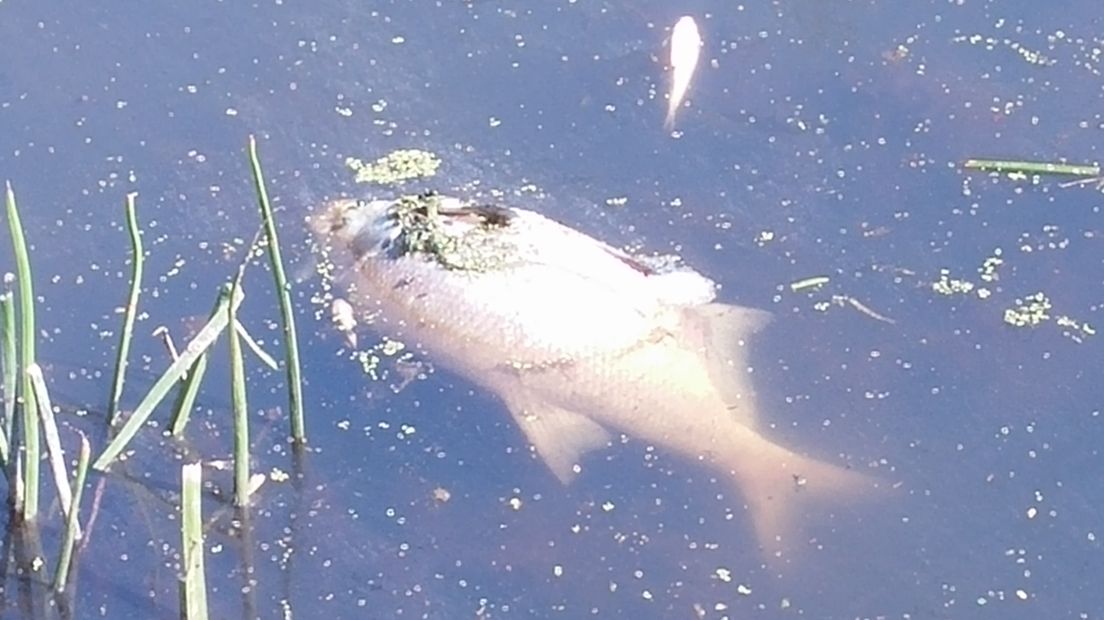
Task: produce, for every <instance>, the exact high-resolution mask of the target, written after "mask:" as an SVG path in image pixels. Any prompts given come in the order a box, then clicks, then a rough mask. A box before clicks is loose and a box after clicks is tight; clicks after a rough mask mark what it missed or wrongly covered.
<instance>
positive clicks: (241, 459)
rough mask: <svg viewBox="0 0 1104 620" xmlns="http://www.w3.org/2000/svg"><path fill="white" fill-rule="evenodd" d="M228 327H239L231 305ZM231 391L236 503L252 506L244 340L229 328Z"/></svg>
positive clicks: (238, 281)
mask: <svg viewBox="0 0 1104 620" xmlns="http://www.w3.org/2000/svg"><path fill="white" fill-rule="evenodd" d="M244 272H245V265H242V267H241V268H240V269H238V277H237V278H235V279H234V289H233V290H234V292H235V293H237V291H239V290H241V280H242V275H243V273H244ZM226 312H227V321H228V324H229V325H235V326H236V325H237V324H238V315H237V309H236V308H235V307H234V306H233V305H232V304H231V305H230V306H229V307H228V308H227V310H226ZM227 337H228V338H229V339H230V390H231V393H232V395H233V407H234V503H235V504H236V505H238V506H247V505H249V407H248V404H247V402H246V396H245V363H244V362H243V361H242V346H241V337H240V336H239V335H238V330H237V329H230V330H229V333H228V335H227Z"/></svg>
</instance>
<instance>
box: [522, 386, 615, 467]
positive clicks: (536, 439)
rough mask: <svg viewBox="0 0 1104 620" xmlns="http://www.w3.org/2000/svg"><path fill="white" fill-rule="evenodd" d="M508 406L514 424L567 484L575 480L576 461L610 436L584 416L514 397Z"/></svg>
mask: <svg viewBox="0 0 1104 620" xmlns="http://www.w3.org/2000/svg"><path fill="white" fill-rule="evenodd" d="M507 406H508V407H509V409H510V413H512V414H513V416H514V420H515V421H516V422H517V425H518V426H520V427H521V430H522V431H523V432H524V433H525V437H526V439H528V440H529V443H531V444H533V447H534V448H536V450H537V454H539V455H540V457H541V459H543V460H544V463H545V465H547V466H548V468H549V469H551V470H552V473H553V474H555V475H556V477H557V478H559V480H560V482H562V483H564V484H567V483H568V482H571V479H572V478H574V477H575V470H576V465H578V463H579V459H580V458H581V457H582V456H583V455H584V454H586V453H587V452H590V451H591V450H596V449H598V448H602V447H605V446H606V445H607V443H608V442H609V438H610V436H609V433H608V432H606V429H604V428H602V426H601V425H600V424H598V423H597V422H595V421H594V420H591V419H590V418H588V417H587V416H585V415H583V414H581V413H576V412H574V411H569V410H567V409H563V408H560V407H557V406H555V405H552V404H550V403H547V402H544V401H542V400H540V399H538V398H535V397H516V396H515V397H513V398H509V399H507Z"/></svg>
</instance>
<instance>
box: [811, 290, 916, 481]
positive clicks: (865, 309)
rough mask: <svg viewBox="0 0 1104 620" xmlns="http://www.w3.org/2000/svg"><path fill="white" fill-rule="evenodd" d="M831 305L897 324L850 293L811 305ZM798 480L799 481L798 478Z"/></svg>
mask: <svg viewBox="0 0 1104 620" xmlns="http://www.w3.org/2000/svg"><path fill="white" fill-rule="evenodd" d="M832 306H839V307H841V308H842V307H844V306H851V307H852V308H854V309H855V310H858V311H859V312H861V313H862V314H865V315H866V316H868V317H870V318H872V319H874V320H875V321H881V322H883V323H889V324H890V325H896V324H897V321H896V320H894V319H891V318H889V317H888V316H886V315H884V314H881V313H879V312H875V311H874V310H872V309H871V308H870V306H867V305H866V304H864V303H863V302H861V301H859V300H858V299H855V298H854V297H851V296H850V295H832V298H831V299H829V300H825V301H821V302H817V303H816V304H815V305H814V306H813V309H815V310H818V311H820V312H827V311H828V308H831V307H832ZM798 482H799V483H801V481H800V480H799V481H798Z"/></svg>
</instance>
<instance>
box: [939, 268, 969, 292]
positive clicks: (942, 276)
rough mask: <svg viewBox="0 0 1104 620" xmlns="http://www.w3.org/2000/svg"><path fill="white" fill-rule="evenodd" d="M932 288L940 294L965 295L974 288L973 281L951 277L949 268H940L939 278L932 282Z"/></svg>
mask: <svg viewBox="0 0 1104 620" xmlns="http://www.w3.org/2000/svg"><path fill="white" fill-rule="evenodd" d="M931 287H932V290H933V291H935V292H936V293H939V294H940V295H946V296H951V295H966V294H969V293H970V291H972V290H974V283H973V282H970V281H969V280H962V279H960V278H952V277H951V270H950V269H940V270H939V279H938V280H936V281H935V282H932V285H931Z"/></svg>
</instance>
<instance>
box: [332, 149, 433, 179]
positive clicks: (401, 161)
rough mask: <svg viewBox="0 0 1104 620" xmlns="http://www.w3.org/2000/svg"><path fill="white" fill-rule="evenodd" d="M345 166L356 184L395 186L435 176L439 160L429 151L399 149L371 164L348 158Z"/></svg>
mask: <svg viewBox="0 0 1104 620" xmlns="http://www.w3.org/2000/svg"><path fill="white" fill-rule="evenodd" d="M345 165H346V166H348V167H349V169H350V170H352V171H353V173H354V174H355V179H356V182H357V183H376V184H378V185H397V184H399V183H402V182H404V181H409V180H411V179H420V178H424V177H431V176H433V175H435V174H437V168H439V167H440V166H441V160H440V158H438V157H437V156H436V155H434V154H433V153H431V152H429V151H423V150H421V149H399V150H396V151H392V152H390V153H388V154H387V155H384V156H383V157H380V158H379V159H377V160H375V161H373V162H371V163H365V162H364V161H363V160H360V159H357V158H355V157H350V158H348V159H346V160H345Z"/></svg>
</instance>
